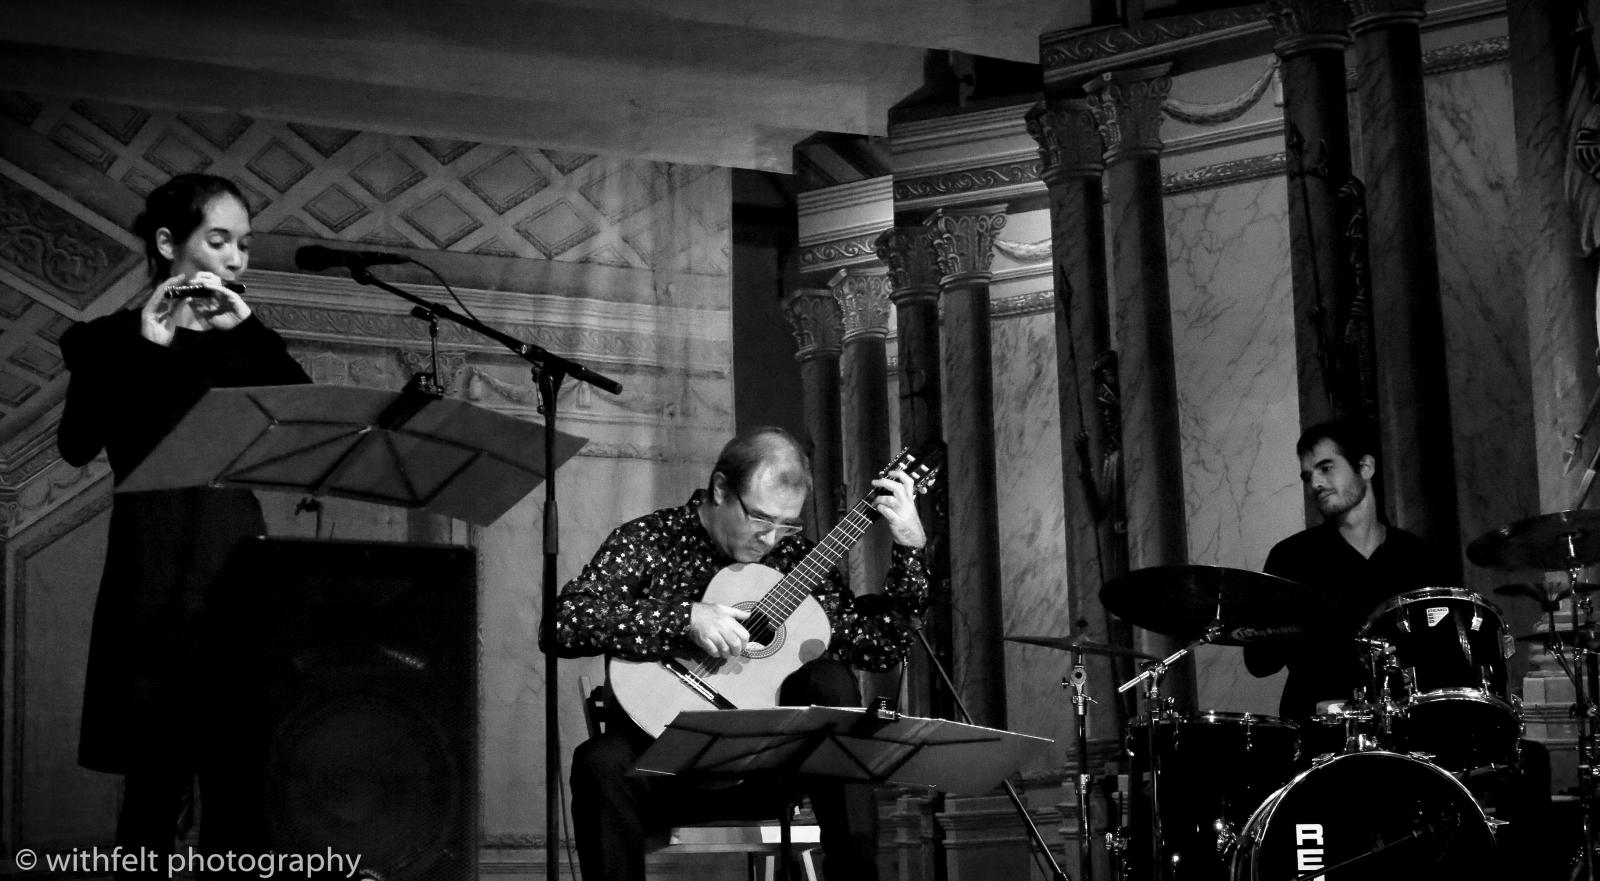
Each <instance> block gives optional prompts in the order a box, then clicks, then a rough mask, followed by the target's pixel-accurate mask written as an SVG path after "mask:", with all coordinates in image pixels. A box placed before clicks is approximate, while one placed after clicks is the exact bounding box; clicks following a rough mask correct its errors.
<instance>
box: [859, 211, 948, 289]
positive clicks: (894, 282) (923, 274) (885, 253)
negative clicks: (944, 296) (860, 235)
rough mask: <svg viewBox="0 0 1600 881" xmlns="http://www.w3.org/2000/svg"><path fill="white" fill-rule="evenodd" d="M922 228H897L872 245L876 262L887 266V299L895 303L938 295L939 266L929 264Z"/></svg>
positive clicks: (927, 231) (927, 235)
mask: <svg viewBox="0 0 1600 881" xmlns="http://www.w3.org/2000/svg"><path fill="white" fill-rule="evenodd" d="M932 237H933V231H932V230H930V229H928V228H927V227H926V226H897V227H894V228H892V229H886V230H884V231H883V232H882V233H881V234H880V235H879V236H878V240H877V242H876V245H875V250H876V251H877V253H878V259H880V260H882V261H883V262H884V263H885V264H886V265H888V267H889V284H890V287H891V291H890V296H891V298H892V299H893V300H894V302H896V303H901V302H907V301H911V300H920V299H921V298H923V297H932V298H937V297H938V296H939V267H937V266H935V265H934V263H933V255H932V254H931V253H930V252H929V250H928V240H929V239H930V238H932Z"/></svg>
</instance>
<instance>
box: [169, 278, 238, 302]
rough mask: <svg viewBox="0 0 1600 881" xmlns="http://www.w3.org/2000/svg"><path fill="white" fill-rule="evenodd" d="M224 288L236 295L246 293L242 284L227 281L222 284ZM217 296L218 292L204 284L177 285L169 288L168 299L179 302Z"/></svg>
mask: <svg viewBox="0 0 1600 881" xmlns="http://www.w3.org/2000/svg"><path fill="white" fill-rule="evenodd" d="M222 286H223V287H225V288H227V289H228V290H230V291H233V292H234V293H236V294H242V293H244V284H243V283H242V282H237V281H225V282H223V283H222ZM215 294H216V291H213V290H212V289H210V288H208V287H206V286H205V285H203V284H175V285H173V286H172V287H170V288H167V293H166V298H167V299H169V300H177V299H181V298H183V297H210V296H213V295H215Z"/></svg>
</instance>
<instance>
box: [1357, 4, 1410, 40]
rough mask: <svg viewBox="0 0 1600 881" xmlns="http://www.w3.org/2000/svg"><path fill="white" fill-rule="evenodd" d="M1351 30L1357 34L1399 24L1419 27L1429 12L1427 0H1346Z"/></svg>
mask: <svg viewBox="0 0 1600 881" xmlns="http://www.w3.org/2000/svg"><path fill="white" fill-rule="evenodd" d="M1345 5H1346V6H1348V7H1350V30H1351V31H1353V32H1355V33H1357V34H1364V33H1366V32H1368V31H1375V30H1380V29H1382V28H1387V27H1394V26H1397V25H1403V26H1410V27H1417V26H1419V25H1421V24H1422V20H1423V19H1424V18H1426V17H1427V15H1428V13H1427V12H1426V11H1425V10H1424V9H1423V7H1425V6H1427V5H1428V3H1427V0H1345Z"/></svg>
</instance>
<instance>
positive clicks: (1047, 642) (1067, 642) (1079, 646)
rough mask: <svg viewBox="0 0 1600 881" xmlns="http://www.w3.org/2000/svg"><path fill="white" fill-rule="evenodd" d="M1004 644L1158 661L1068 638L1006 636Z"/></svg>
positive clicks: (1103, 645) (1139, 652) (1119, 649)
mask: <svg viewBox="0 0 1600 881" xmlns="http://www.w3.org/2000/svg"><path fill="white" fill-rule="evenodd" d="M1006 642H1022V643H1027V644H1028V645H1042V646H1044V647H1045V648H1049V649H1061V650H1062V651H1066V652H1072V651H1077V652H1083V653H1084V654H1086V655H1110V656H1113V657H1120V658H1138V659H1139V660H1141V661H1159V660H1161V659H1160V658H1158V657H1156V656H1155V655H1147V654H1145V653H1144V652H1141V651H1135V650H1133V649H1125V648H1123V647H1122V646H1120V645H1106V644H1105V643H1103V642H1086V641H1084V640H1081V639H1080V640H1074V639H1072V637H1070V636H1008V637H1006Z"/></svg>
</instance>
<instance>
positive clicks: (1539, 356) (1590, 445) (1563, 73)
mask: <svg viewBox="0 0 1600 881" xmlns="http://www.w3.org/2000/svg"><path fill="white" fill-rule="evenodd" d="M1561 9H1562V7H1561V6H1560V5H1559V4H1550V3H1546V2H1544V0H1511V2H1509V3H1507V4H1506V13H1507V15H1506V24H1507V29H1508V31H1509V34H1510V41H1511V61H1510V65H1511V86H1512V110H1513V112H1514V114H1515V117H1516V131H1517V183H1518V187H1517V202H1516V210H1517V228H1518V229H1520V230H1521V231H1522V238H1521V239H1520V240H1519V241H1518V242H1517V246H1518V250H1519V251H1520V253H1522V254H1523V255H1524V260H1523V261H1522V274H1523V293H1524V295H1525V296H1526V297H1527V301H1528V349H1529V362H1530V366H1531V368H1532V373H1533V394H1532V398H1533V413H1534V443H1535V450H1536V455H1537V462H1538V474H1539V510H1541V511H1564V510H1567V509H1569V508H1576V507H1579V506H1580V503H1581V502H1582V501H1583V500H1580V499H1578V497H1577V496H1578V488H1579V485H1580V483H1581V481H1582V478H1583V472H1584V469H1585V466H1586V465H1587V464H1588V461H1589V458H1590V457H1592V456H1593V455H1594V451H1595V449H1596V447H1597V439H1600V424H1597V425H1590V426H1587V427H1585V426H1584V425H1583V424H1582V420H1583V418H1584V415H1585V411H1586V410H1587V408H1588V406H1589V401H1590V399H1591V398H1592V397H1593V395H1594V394H1595V390H1596V375H1595V353H1596V347H1597V340H1596V331H1595V273H1594V270H1593V269H1591V268H1590V267H1589V266H1588V265H1587V262H1586V261H1585V259H1584V247H1583V242H1584V236H1583V235H1581V234H1580V225H1579V222H1578V221H1579V218H1578V217H1577V212H1576V211H1575V210H1574V209H1573V208H1572V206H1571V205H1570V204H1569V203H1568V201H1567V197H1566V193H1565V190H1564V183H1563V175H1564V174H1565V173H1566V162H1567V147H1568V143H1567V131H1568V129H1567V123H1566V116H1565V114H1566V105H1567V96H1568V90H1569V89H1570V87H1571V86H1570V83H1569V81H1568V76H1569V73H1570V71H1569V70H1568V64H1567V61H1566V59H1568V58H1570V57H1571V53H1572V49H1573V45H1572V43H1573V33H1572V29H1573V25H1574V24H1575V22H1574V21H1572V19H1571V18H1570V17H1569V16H1567V15H1560V14H1559V12H1560V10H1561ZM1585 219H1586V220H1587V221H1588V222H1589V223H1590V224H1597V223H1600V221H1597V219H1596V218H1594V217H1589V218H1585ZM1589 235H1590V236H1591V237H1592V236H1593V235H1594V233H1593V232H1592V231H1591V232H1590V233H1589ZM1580 431H1585V433H1586V436H1587V437H1588V439H1589V440H1588V442H1587V444H1586V445H1585V446H1584V448H1583V449H1582V450H1581V451H1580V452H1579V460H1578V461H1576V462H1574V463H1573V465H1572V467H1571V469H1570V470H1566V469H1565V467H1564V466H1565V465H1566V462H1565V453H1566V451H1567V450H1568V449H1569V448H1570V447H1571V440H1572V435H1573V434H1574V433H1577V432H1580ZM1596 499H1600V487H1597V488H1595V489H1594V490H1591V491H1590V493H1589V496H1588V499H1587V500H1586V505H1587V506H1593V505H1594V504H1595V500H1596ZM1529 513H1533V512H1529Z"/></svg>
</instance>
